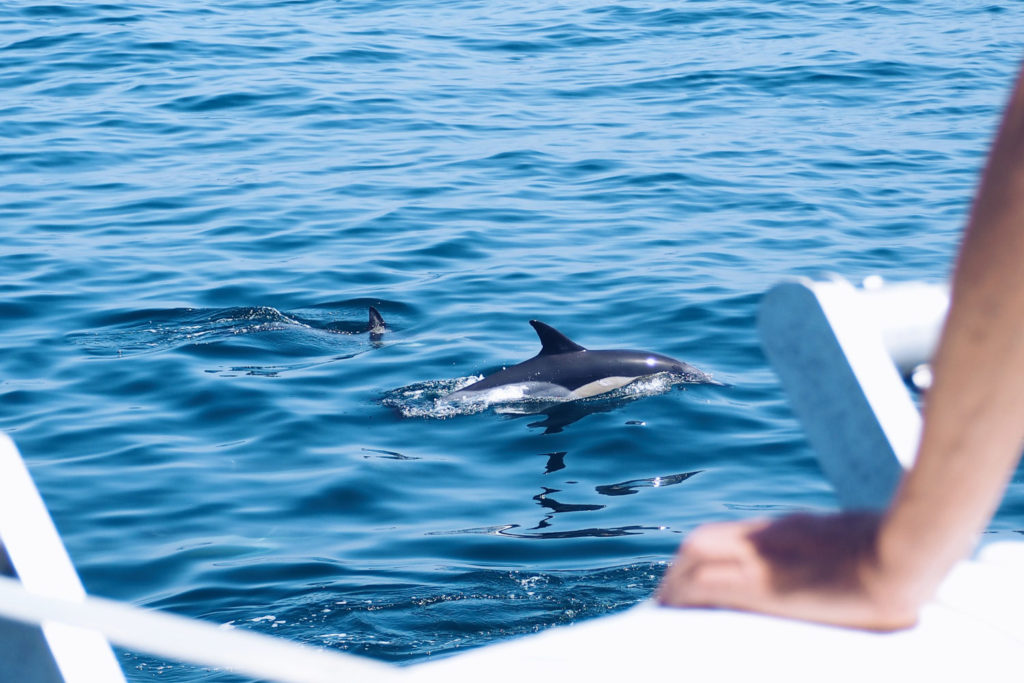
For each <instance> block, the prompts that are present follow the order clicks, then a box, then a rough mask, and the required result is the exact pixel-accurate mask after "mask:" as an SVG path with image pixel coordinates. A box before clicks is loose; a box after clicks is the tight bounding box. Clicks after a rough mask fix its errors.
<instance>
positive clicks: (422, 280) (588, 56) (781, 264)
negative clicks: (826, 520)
mask: <svg viewBox="0 0 1024 683" xmlns="http://www.w3.org/2000/svg"><path fill="white" fill-rule="evenodd" d="M1021 35H1024V9H1022V8H1021V7H1020V6H1019V5H1017V4H1015V3H998V2H969V1H962V2H938V1H926V0H919V1H918V0H902V1H900V2H886V3H872V2H859V1H856V2H855V1H836V2H833V1H829V2H822V1H812V0H796V1H794V2H772V1H769V0H760V1H755V0H750V1H746V2H742V1H741V2H724V1H722V0H703V1H694V2H681V3H664V2H662V3H659V2H653V3H651V2H647V3H639V2H632V1H619V2H598V1H585V2H577V3H548V2H532V1H530V0H522V1H521V2H514V3H482V2H478V1H474V0H433V1H432V2H423V1H421V0H392V1H390V2H371V1H369V0H366V1H345V2H338V1H328V0H309V1H301V0H297V1H293V2H272V1H269V0H268V1H262V0H247V1H236V2H221V3H212V4H211V3H187V2H171V1H169V0H164V1H161V0H138V1H135V2H125V3H116V4H100V3H94V2H87V1H85V0H83V1H81V2H75V3H64V4H40V3H37V2H28V1H20V0H14V1H13V2H6V3H4V5H3V7H2V8H0V88H2V91H0V92H2V93H3V97H2V98H0V174H2V175H0V178H2V180H0V230H2V235H3V239H2V241H0V319H2V328H0V330H2V331H0V429H3V430H4V431H6V432H8V433H10V434H11V435H12V436H13V437H14V438H15V439H16V441H17V442H18V444H19V446H20V447H21V449H22V450H23V452H24V454H25V456H26V459H27V461H28V464H29V466H30V469H31V471H32V473H33V475H34V477H35V478H36V480H37V482H38V484H39V487H40V489H41V491H42V493H43V496H44V498H45V499H46V501H47V503H48V505H49V506H50V509H51V511H52V513H53V516H54V518H55V520H56V522H57V525H58V527H59V529H60V530H61V532H62V534H63V537H64V539H65V542H66V544H67V546H68V548H69V551H70V553H71V555H72V557H73V559H74V561H75V563H76V566H77V567H78V568H79V570H80V573H81V575H82V577H83V581H84V583H85V585H86V587H87V589H88V590H89V591H90V592H92V593H94V594H97V595H102V596H107V597H112V598H116V599H119V600H126V601H129V602H132V603H134V604H138V605H143V606H146V607H155V608H160V609H166V610H171V611H174V612H178V613H182V614H187V615H191V616H196V617H200V618H203V619H206V620H210V621H213V622H215V623H221V624H232V625H234V626H236V627H239V628H248V629H253V630H258V631H264V632H270V633H274V634H279V635H282V636H284V637H288V638H291V639H294V640H298V641H302V642H307V643H311V644H315V645H322V646H327V647H331V648H337V649H342V650H348V651H352V652H358V653H363V654H367V655H370V656H373V657H377V658H381V659H387V660H391V661H400V662H412V661H416V660H420V659H423V658H426V657H432V656H442V655H447V654H451V653H454V652H457V651H459V650H461V649H464V648H469V647H474V646H479V645H483V644H486V643H489V642H493V641H495V640H499V639H502V638H506V637H509V636H512V635H516V634H522V633H529V632H533V631H537V630H540V629H543V628H545V627H548V626H550V625H553V624H561V623H567V622H571V621H575V620H579V619H584V618H588V617H593V616H597V615H601V614H604V613H607V612H611V611H615V610H618V609H621V608H624V607H626V606H629V605H632V604H634V603H636V602H638V601H640V600H642V599H644V598H646V597H647V596H649V595H650V593H651V591H652V590H653V588H654V587H655V586H656V584H657V581H658V578H659V576H660V575H661V573H662V571H663V570H664V567H665V566H666V562H667V561H668V559H669V558H670V557H671V554H672V552H673V551H674V549H675V547H676V546H677V544H678V543H679V541H680V539H681V538H682V536H683V534H685V533H686V532H687V531H688V530H690V529H692V528H693V527H694V526H695V525H697V524H700V523H702V522H706V521H712V520H722V519H733V518H740V517H746V516H749V515H754V514H765V513H769V514H771V513H776V512H786V511H792V510H825V509H830V508H832V507H833V506H834V504H835V501H834V498H833V496H832V493H831V491H830V488H829V486H828V484H827V483H826V482H825V481H824V479H823V477H822V475H821V474H820V472H819V471H818V469H817V465H816V464H815V461H814V459H813V456H812V454H811V453H810V451H809V449H808V447H807V445H806V443H805V441H804V439H803V437H802V435H801V432H800V428H799V426H798V424H797V423H796V422H795V420H794V418H793V417H792V415H791V413H790V411H789V408H788V406H787V404H786V401H785V397H784V395H783V393H782V390H781V388H780V386H779V384H778V382H777V380H776V379H775V377H774V375H773V373H772V371H771V370H770V368H769V367H768V365H767V363H766V361H765V359H764V357H763V355H762V354H761V351H760V350H759V346H758V340H757V338H756V334H755V329H754V316H755V313H756V306H757V302H758V298H759V296H760V294H761V293H762V292H763V291H764V290H765V289H766V288H767V287H769V286H770V285H772V284H773V283H775V282H776V281H778V280H780V279H782V278H784V277H788V276H792V275H813V274H821V273H822V272H826V271H828V272H838V273H841V274H843V275H846V276H847V277H850V278H851V279H856V278H860V277H863V276H865V275H868V274H874V273H878V274H881V275H883V276H885V277H888V278H891V279H908V278H918V279H933V280H937V279H941V278H944V277H945V276H946V274H947V273H948V270H949V265H950V259H951V256H952V254H953V252H954V249H955V245H956V241H957V237H958V234H959V231H960V229H961V227H962V225H963V222H964V219H965V215H966V211H967V208H968V205H969V202H970V198H971V193H972V191H973V187H974V184H975V181H976V177H977V173H978V171H979V168H980V166H981V164H982V162H983V159H984V154H985V151H986V148H987V145H988V141H989V139H990V137H991V135H992V132H993V130H994V127H995V125H996V122H997V118H998V115H999V112H1000V109H1001V105H1002V103H1003V101H1004V99H1005V97H1006V95H1007V92H1008V87H1009V84H1010V80H1011V78H1012V76H1013V74H1014V73H1015V70H1016V67H1017V63H1018V61H1019V59H1020V58H1021V56H1022V49H1021V48H1022V41H1021V38H1020V36H1021ZM370 305H373V306H375V307H377V308H378V309H379V310H380V311H381V313H382V314H383V315H384V317H385V319H386V320H387V321H388V324H389V326H390V330H389V331H388V332H387V333H386V334H384V335H382V336H381V337H379V338H377V337H376V336H372V337H371V335H369V334H367V333H366V331H365V329H366V327H365V322H366V316H367V309H368V306H370ZM531 318H538V319H541V320H544V321H545V322H548V323H549V324H552V325H554V326H556V327H558V328H559V329H561V330H563V331H564V332H566V333H567V334H569V336H571V337H573V338H574V339H576V340H577V341H578V342H580V343H581V344H584V345H585V346H589V347H592V348H608V347H627V348H630V347H632V348H643V349H650V350H652V351H658V352H661V353H664V354H668V355H671V356H675V357H677V358H681V359H683V360H685V361H687V362H689V363H692V364H694V365H696V366H697V367H700V368H702V369H704V370H705V371H707V372H709V373H711V374H713V375H714V376H715V377H716V378H717V379H719V380H721V381H723V382H725V383H727V384H728V386H725V387H723V386H713V385H698V384H689V385H682V386H661V385H654V386H648V387H646V388H645V390H644V391H643V392H640V393H635V394H629V395H618V396H616V397H613V398H611V399H605V400H596V401H591V402H588V403H586V404H584V405H582V406H574V407H572V408H568V409H563V410H558V411H549V413H546V414H540V415H522V414H517V413H516V411H509V410H500V409H497V408H500V407H492V408H491V409H487V410H481V411H464V412H462V413H459V412H458V411H456V412H455V413H452V412H451V411H445V410H441V409H439V408H438V407H437V406H435V405H434V403H433V397H434V396H436V395H438V394H439V393H440V392H442V391H443V390H444V389H445V388H448V387H452V386H457V385H459V383H460V382H465V381H468V380H467V378H470V377H476V376H479V375H481V374H484V373H486V372H488V371H492V370H495V369H497V368H500V367H501V366H503V365H507V364H510V363H513V362H518V361H519V360H523V359H525V358H527V357H529V356H532V355H533V354H534V353H535V352H536V351H537V349H538V343H537V340H536V337H535V335H534V333H533V331H532V330H531V328H530V327H529V325H528V324H527V321H528V320H529V319H531ZM519 412H524V411H519ZM1022 484H1024V480H1022V478H1021V476H1020V475H1018V477H1017V478H1016V479H1015V481H1014V483H1013V485H1012V486H1011V489H1010V491H1009V494H1008V496H1007V500H1006V502H1005V503H1004V506H1003V508H1002V509H1001V511H1000V513H999V515H998V516H997V518H996V520H995V521H994V522H993V525H992V528H991V532H992V533H994V534H1013V533H1019V530H1021V529H1024V486H1022ZM951 495H953V494H951ZM121 656H122V661H123V664H124V667H125V670H126V672H127V674H128V676H129V678H130V680H132V681H149V680H156V679H159V680H165V681H186V680H189V681H190V680H199V679H202V680H226V679H228V678H230V677H228V676H226V675H225V674H221V673H217V672H209V671H203V670H201V669H196V668H193V667H188V666H183V665H179V664H172V663H167V662H161V661H158V660H154V659H153V658H150V657H146V656H143V655H139V654H136V653H121Z"/></svg>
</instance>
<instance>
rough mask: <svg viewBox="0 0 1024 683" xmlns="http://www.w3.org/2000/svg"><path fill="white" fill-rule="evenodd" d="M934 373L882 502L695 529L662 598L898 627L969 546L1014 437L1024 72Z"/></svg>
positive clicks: (1021, 338) (1018, 394)
mask: <svg viewBox="0 0 1024 683" xmlns="http://www.w3.org/2000/svg"><path fill="white" fill-rule="evenodd" d="M933 374H934V377H935V382H934V384H933V386H932V388H931V390H930V391H929V393H928V396H927V399H926V405H925V411H924V413H925V414H924V428H923V433H922V438H921V444H920V447H919V449H918V455H917V460H916V462H915V465H914V467H913V468H912V469H911V471H910V472H909V473H908V474H907V475H906V476H905V478H904V480H903V482H902V484H901V486H900V489H899V491H898V492H897V494H896V496H895V497H894V499H893V502H892V503H891V505H890V507H889V509H888V511H887V512H885V513H884V514H882V515H870V514H854V515H851V514H849V513H845V514H840V515H832V516H811V515H797V516H790V517H786V518H782V519H780V520H775V521H767V520H753V521H745V522H737V523H727V524H716V525H708V526H705V527H701V528H699V529H697V530H696V531H694V532H693V534H692V535H691V536H690V537H689V538H688V539H687V540H686V542H685V543H684V544H683V545H682V547H681V548H680V551H679V553H678V555H677V558H676V561H675V563H674V564H673V566H672V567H670V568H669V570H668V571H667V572H666V575H665V578H664V580H663V582H662V585H661V586H660V588H659V590H658V599H659V600H660V601H661V602H663V603H665V604H670V605H678V606H686V605H691V606H721V607H732V608H737V609H747V610H754V611H761V612H767V613H772V614H779V615H783V616H789V617H795V618H801V619H807V620H811V621H820V622H826V623H833V624H842V625H848V626H857V627H862V628H869V629H893V628H900V627H905V626H908V625H910V624H912V623H914V621H915V620H916V618H917V613H918V610H919V608H920V606H921V605H922V604H923V603H924V602H925V601H926V600H928V599H929V598H930V597H931V596H932V595H933V594H934V592H935V590H936V588H937V587H938V585H939V583H940V582H941V580H942V579H943V577H945V575H946V573H947V572H948V571H949V569H950V568H951V567H952V566H953V564H955V563H956V562H957V561H958V560H960V559H962V558H963V557H964V556H966V554H967V553H969V552H970V549H971V548H972V546H973V544H974V542H975V541H976V539H977V536H978V534H980V533H981V531H982V530H983V529H984V527H985V525H986V524H987V523H988V520H989V519H990V518H991V516H992V514H993V512H994V511H995V509H996V507H997V505H998V503H999V501H1000V499H1001V497H1002V493H1003V490H1004V489H1005V486H1006V483H1007V481H1008V480H1009V478H1010V476H1012V473H1013V471H1014V467H1015V465H1016V463H1017V460H1018V459H1019V456H1020V448H1021V442H1022V439H1024V75H1022V76H1018V81H1017V84H1016V87H1015V89H1014V91H1013V94H1012V96H1011V98H1010V102H1009V104H1008V105H1007V108H1006V112H1005V114H1004V118H1003V122H1002V125H1001V127H1000V129H999V132H998V134H997V136H996V140H995V142H994V144H993V147H992V151H991V152H990V155H989V158H988V162H987V165H986V170H985V172H984V174H983V176H982V180H981V183H980V185H979V188H978V191H977V194H976V197H975V202H974V205H973V207H972V211H971V217H970V221H969V223H968V228H967V230H966V233H965V236H964V240H963V243H962V245H961V249H960V254H959V257H958V262H957V266H956V269H955V272H954V277H953V290H952V298H951V306H950V312H949V316H948V318H947V322H946V326H945V329H944V332H943V336H942V340H941V342H940V345H939V349H938V351H937V353H936V356H935V358H934V360H933Z"/></svg>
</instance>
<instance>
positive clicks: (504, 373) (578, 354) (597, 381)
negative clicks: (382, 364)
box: [446, 320, 714, 401]
mask: <svg viewBox="0 0 1024 683" xmlns="http://www.w3.org/2000/svg"><path fill="white" fill-rule="evenodd" d="M530 324H531V325H532V326H533V329H534V330H536V331H537V336H538V337H540V343H541V349H540V353H538V354H537V355H536V356H534V357H533V358H531V359H529V360H526V361H523V362H522V363H519V364H518V365H513V366H512V367H509V368H504V369H502V370H499V371H498V372H495V373H494V374H492V375H488V376H487V377H484V378H483V379H482V380H480V381H478V382H476V383H474V384H471V385H469V386H468V387H465V388H463V389H460V390H458V391H455V392H452V393H451V394H448V396H447V397H446V398H451V399H469V398H474V397H479V396H483V395H484V392H489V391H492V390H504V389H508V390H509V391H510V392H511V393H512V394H513V396H511V397H514V398H531V399H542V400H543V399H558V400H568V401H571V400H575V399H580V398H589V397H591V396H598V395H600V394H604V393H607V392H609V391H613V390H615V389H618V388H620V387H624V386H626V385H627V384H630V383H632V382H635V381H636V380H638V379H640V378H641V377H649V376H650V375H656V374H659V373H663V372H664V373H670V374H672V375H676V376H680V377H681V378H682V379H683V381H687V382H702V383H714V380H712V379H711V377H710V376H708V375H707V374H705V373H704V372H702V371H701V370H698V369H697V368H695V367H693V366H692V365H690V364H688V363H684V362H682V361H680V360H676V359H675V358H670V357H668V356H663V355H661V354H660V353H652V352H650V351H631V350H627V349H615V350H604V351H600V350H597V351H591V350H589V349H586V348H584V347H582V346H580V345H579V344H577V343H576V342H574V341H572V340H571V339H569V338H568V337H566V336H565V335H564V334H562V333H561V332H559V331H558V330H556V329H555V328H553V327H551V326H550V325H546V324H544V323H542V322H540V321H539V320H531V321H530Z"/></svg>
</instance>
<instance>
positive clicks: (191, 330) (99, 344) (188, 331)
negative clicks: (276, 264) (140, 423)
mask: <svg viewBox="0 0 1024 683" xmlns="http://www.w3.org/2000/svg"><path fill="white" fill-rule="evenodd" d="M354 315H355V316H356V317H355V318H352V316H351V315H349V314H344V316H343V317H341V319H338V318H339V313H338V311H335V310H327V311H323V310H312V309H311V310H309V311H307V310H305V309H302V310H300V311H298V312H295V313H290V312H284V311H280V310H278V309H276V308H274V307H272V306H242V307H231V308H218V309H197V308H177V309H167V310H152V311H137V312H131V313H127V314H115V315H112V316H110V318H109V320H108V321H107V322H108V323H109V324H108V325H107V326H106V327H101V328H100V329H97V330H94V331H88V332H78V333H73V334H70V335H69V336H68V339H69V340H70V341H71V342H72V343H74V344H78V345H80V346H83V347H85V348H86V349H87V351H88V352H89V353H90V354H91V355H94V356H99V357H114V356H117V357H120V356H136V355H141V354H148V353H157V352H160V351H167V350H172V349H176V348H180V347H183V346H190V345H207V344H214V343H217V342H223V341H226V340H229V339H233V338H237V337H241V336H246V335H254V334H260V333H267V332H280V331H293V332H296V333H297V334H298V335H299V340H300V341H301V340H302V339H303V338H305V339H306V341H307V342H313V343H314V344H316V342H317V340H318V335H321V334H322V333H330V334H332V335H334V334H341V335H356V334H363V333H366V332H368V331H372V330H369V326H368V323H367V321H366V318H365V317H364V316H365V315H366V309H364V308H362V307H360V308H359V309H358V310H357V311H356V312H355V313H354ZM350 318H351V319H350ZM377 340H379V335H378V336H377V339H372V340H371V341H377ZM319 341H320V342H321V343H320V344H319V346H324V347H325V348H326V347H331V348H333V347H335V346H336V343H334V342H332V343H329V344H324V343H322V342H323V339H322V338H320V339H319ZM235 369H242V370H244V369H247V368H235Z"/></svg>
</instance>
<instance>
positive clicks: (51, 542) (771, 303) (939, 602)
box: [0, 281, 1024, 683]
mask: <svg viewBox="0 0 1024 683" xmlns="http://www.w3.org/2000/svg"><path fill="white" fill-rule="evenodd" d="M944 297H945V293H944V290H942V289H941V288H936V287H927V286H921V285H906V286H896V287H881V288H873V289H869V290H867V291H865V290H858V289H855V288H853V287H851V286H850V285H849V284H847V283H845V282H843V281H833V282H826V283H814V282H809V281H801V282H794V283H786V284H783V285H780V286H779V287H776V288H775V289H773V290H772V291H771V292H769V294H768V295H767V296H766V297H765V302H764V305H763V307H762V320H761V329H762V335H763V337H764V340H765V348H766V351H767V352H768V355H769V357H770V358H771V359H772V361H773V363H774V364H775V366H776V368H777V370H778V371H779V374H780V376H781V377H782V379H783V382H784V384H786V387H787V391H788V392H789V394H790V397H791V400H792V402H793V405H794V409H795V411H796V413H797V415H798V416H799V417H800V418H801V421H802V422H803V423H804V425H805V428H806V431H807V434H808V438H809V440H810V441H811V444H812V446H813V447H814V449H815V451H816V453H817V454H818V456H819V458H820V460H821V462H822V468H823V470H824V471H825V473H826V474H827V475H828V476H829V478H830V479H831V481H832V482H833V484H834V485H835V486H836V489H837V493H838V494H839V497H840V500H841V501H843V502H844V504H845V505H847V506H865V505H867V506H881V505H884V504H885V502H886V501H887V500H888V498H889V496H890V495H891V493H892V490H893V487H894V486H895V484H896V482H897V480H898V478H899V475H900V472H901V471H902V468H903V467H906V466H908V465H909V464H910V462H911V460H912V457H913V452H914V449H915V447H916V442H917V437H918V431H919V429H920V417H919V415H918V413H917V411H916V408H915V407H914V403H913V399H912V397H911V396H910V394H909V393H908V391H907V389H906V387H905V385H904V383H903V381H902V379H901V378H900V373H899V371H898V369H897V368H899V369H901V370H903V371H904V372H905V371H907V370H908V369H910V368H912V367H914V366H916V365H917V364H918V363H919V362H921V361H924V360H926V359H927V357H928V355H929V354H930V352H931V348H932V345H933V343H934V338H935V336H936V334H937V331H938V329H939V326H940V325H941V320H942V316H943V315H944V310H945V298H944ZM894 359H895V361H896V362H895V363H894V362H893V360H894ZM1022 576H1024V543H1021V542H1008V541H1000V542H997V543H993V544H990V545H987V546H985V547H984V548H982V549H981V551H980V552H979V553H978V555H977V557H975V558H973V559H972V560H970V561H965V562H962V563H961V564H960V565H958V566H957V567H956V569H955V570H954V572H953V573H952V574H951V575H950V576H949V577H948V579H947V580H946V581H945V583H944V584H943V586H942V588H941V590H940V592H939V595H938V596H937V597H936V599H935V600H934V601H933V602H932V603H930V604H929V605H927V606H926V607H925V608H924V610H923V612H922V614H921V619H920V621H919V623H918V624H917V625H916V626H915V627H914V628H910V629H907V630H904V631H899V632H896V633H886V634H880V633H868V632H864V631H856V630H850V629H842V628H834V627H827V626H819V625H814V624H807V623H802V622H797V621H791V620H786V619H779V618H774V617H767V616H762V615H755V614H746V613H741V612H731V611H725V610H678V609H669V608H661V607H657V606H655V605H654V604H652V603H644V604H641V605H639V606H637V607H634V608H633V609H630V610H627V611H625V612H622V613H619V614H616V615H611V616H607V617H603V618H598V619H593V620H590V621H585V622H580V623H576V624H573V625H570V626H563V627H558V628H553V629H550V630H548V631H545V632H542V633H539V634H536V635H532V636H524V637H520V638H515V639H512V640H507V641H503V642H499V643H495V644H493V645H489V646H486V647H482V648H479V649H475V650H469V651H466V652H464V653H461V654H457V655H454V656H450V657H447V658H443V659H438V660H433V661H427V662H421V663H418V664H414V665H411V666H406V667H398V666H393V665H389V664H384V663H381V662H377V661H372V660H369V659H366V658H362V657H358V656H354V655H348V654H346V653H342V652H337V651H330V650H321V649H314V648H311V647H307V646H303V645H300V644H297V643H293V642H289V641H285V640H281V639H278V638H273V637H271V636H266V635H262V634H258V633H253V632H247V631H242V630H231V629H223V628H219V627H217V626H215V625H213V624H208V623H204V622H198V621H195V620H190V619H186V618H184V617H177V616H174V615H169V614H163V613H158V612H153V611H148V610H142V609H139V608H135V607H132V606H130V605H125V604H121V603H116V602H113V601H109V600H103V599H100V598H94V597H89V596H86V595H85V593H84V591H83V589H82V586H81V583H80V582H79V580H78V577H77V574H76V573H75V571H74V568H73V567H72V565H71V562H70V560H69V559H68V556H67V553H66V552H65V550H64V547H63V544H62V543H61V541H60V538H59V537H58V536H57V532H56V530H55V529H54V527H53V523H52V521H51V520H50V517H49V514H48V513H47V511H46V508H45V507H44V505H43V502H42V500H41V498H40V497H39V494H38V492H37V491H36V488H35V486H34V484H33V482H32V480H31V477H30V476H29V474H28V471H27V469H26V468H25V466H24V463H23V462H22V460H21V456H20V454H19V453H18V451H17V448H16V447H15V445H14V443H13V442H12V441H11V440H10V439H8V438H7V437H6V436H3V435H0V682H6V681H12V682H14V681H17V682H18V683H78V682H87V683H107V682H111V683H113V682H116V681H123V680H124V677H123V674H122V673H121V670H120V668H119V665H118V663H117V661H116V658H115V657H114V655H113V652H112V650H111V648H110V646H109V644H108V642H114V643H116V644H118V645H120V646H122V647H124V648H126V649H129V650H133V651H139V652H145V653H149V654H152V655H155V656H157V657H161V658H165V659H168V660H176V661H182V662H189V663H193V664H199V665H202V666H207V667H212V668H219V669H227V670H231V671H235V672H237V673H239V674H243V675H247V676H250V677H252V678H255V679H259V680H272V681H282V682H295V683H298V682H321V681H363V680H369V681H375V682H377V681H388V680H393V679H402V680H409V681H470V680H488V681H505V680H508V681H512V680H516V681H521V680H523V679H524V678H526V679H534V678H540V677H544V678H545V679H546V678H549V677H551V678H554V679H556V680H557V679H560V678H566V679H569V678H570V677H571V679H573V680H575V679H578V678H589V679H597V680H610V679H620V678H622V679H626V678H637V679H662V678H666V677H668V678H673V679H682V678H687V679H693V680H699V681H739V680H755V679H761V678H763V677H769V678H770V679H775V678H785V680H787V681H797V682H799V681H815V682H817V681H822V680H827V681H845V680H850V681H854V680H856V681H865V680H872V679H881V680H914V681H917V680H957V679H962V680H968V679H969V680H985V681H1001V680H1014V681H1017V680H1020V679H1021V678H1022V676H1024V674H1022V673H1021V671H1020V670H1019V668H1020V662H1021V661H1022V658H1024V582H1022V581H1021V577H1022Z"/></svg>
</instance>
